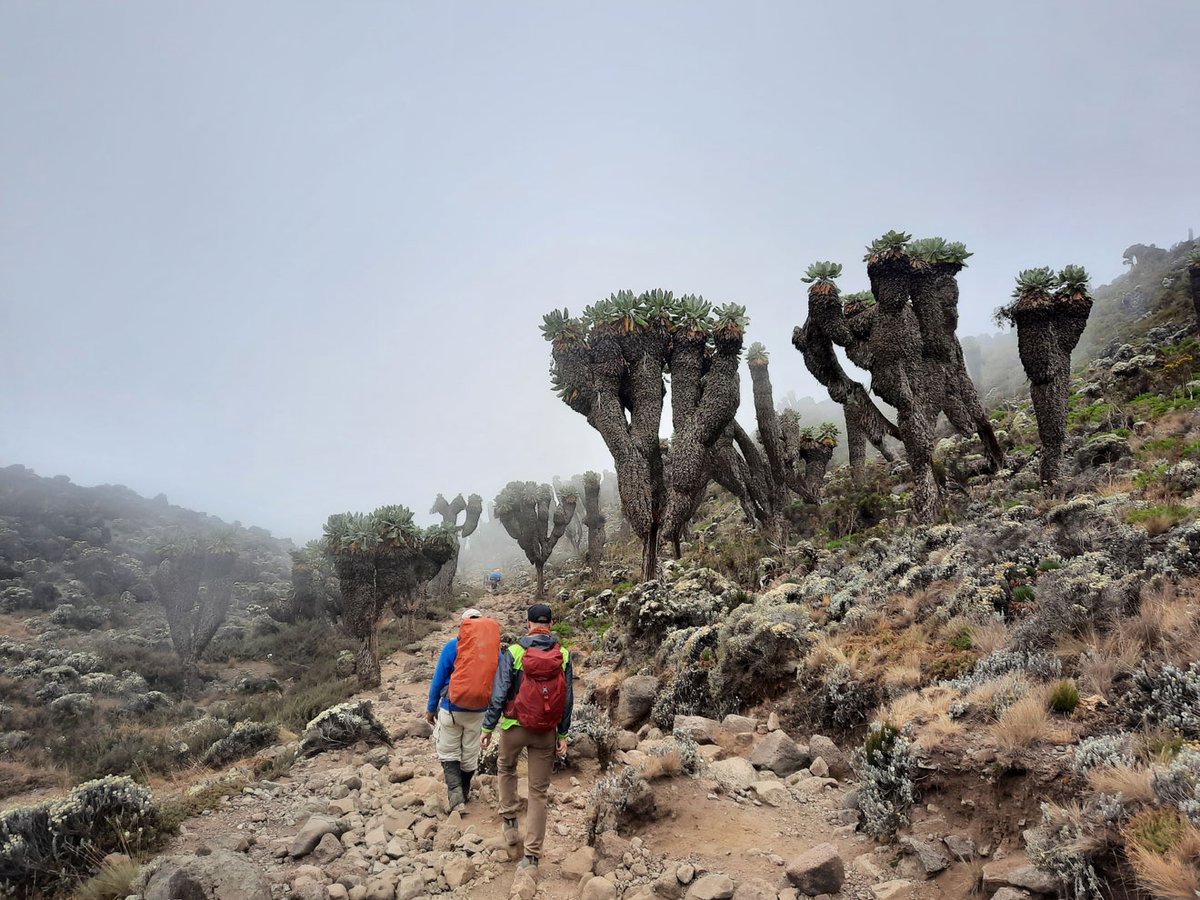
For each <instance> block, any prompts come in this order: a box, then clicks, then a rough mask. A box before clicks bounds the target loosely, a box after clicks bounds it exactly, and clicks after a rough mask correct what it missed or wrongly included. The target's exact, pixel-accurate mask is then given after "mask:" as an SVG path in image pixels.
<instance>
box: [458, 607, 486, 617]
mask: <svg viewBox="0 0 1200 900" xmlns="http://www.w3.org/2000/svg"><path fill="white" fill-rule="evenodd" d="M462 617H463V618H464V619H482V618H483V613H481V612H480V611H479V610H477V609H468V610H467V611H466V612H465V613H463V614H462Z"/></svg>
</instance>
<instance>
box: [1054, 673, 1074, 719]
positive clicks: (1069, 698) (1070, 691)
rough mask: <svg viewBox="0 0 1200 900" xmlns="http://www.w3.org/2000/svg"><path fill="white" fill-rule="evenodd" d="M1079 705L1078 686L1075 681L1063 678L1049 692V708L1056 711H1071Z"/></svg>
mask: <svg viewBox="0 0 1200 900" xmlns="http://www.w3.org/2000/svg"><path fill="white" fill-rule="evenodd" d="M1078 705H1079V688H1077V687H1075V682H1073V681H1067V680H1063V681H1060V682H1059V683H1058V684H1056V685H1055V686H1054V689H1053V690H1052V691H1051V692H1050V708H1051V709H1052V710H1054V711H1055V712H1057V713H1072V712H1074V711H1075V707H1077V706H1078Z"/></svg>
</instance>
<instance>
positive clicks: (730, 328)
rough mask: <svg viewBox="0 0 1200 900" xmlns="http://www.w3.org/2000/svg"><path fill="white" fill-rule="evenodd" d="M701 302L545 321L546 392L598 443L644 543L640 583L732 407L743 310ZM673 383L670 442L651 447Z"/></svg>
mask: <svg viewBox="0 0 1200 900" xmlns="http://www.w3.org/2000/svg"><path fill="white" fill-rule="evenodd" d="M712 312H713V310H712V307H711V305H710V304H708V303H706V302H705V301H704V300H703V299H702V298H699V297H684V298H682V299H680V300H678V301H677V300H676V299H675V298H674V297H673V296H672V295H671V294H670V293H669V292H665V291H650V292H647V293H645V294H642V295H640V296H635V295H633V294H632V293H630V292H627V291H622V292H621V293H620V294H616V295H613V296H612V297H611V298H610V299H608V300H603V301H601V302H600V303H597V304H595V305H594V306H591V307H589V308H588V309H586V310H585V311H584V315H583V318H581V319H573V318H571V317H570V315H569V314H568V313H567V311H566V310H562V311H561V312H560V311H557V310H556V311H554V312H552V313H551V314H549V315H547V316H546V317H545V324H544V325H543V326H542V331H543V333H544V334H545V337H546V339H547V340H549V341H551V342H552V346H553V359H554V368H553V370H552V374H553V378H554V386H555V388H556V389H557V391H558V393H559V396H560V397H561V399H562V400H563V402H565V403H566V404H567V405H568V406H569V407H571V409H573V410H575V411H576V412H578V413H579V414H580V415H582V416H584V417H585V418H586V419H587V421H588V424H590V425H591V426H592V427H593V428H595V429H596V431H598V432H599V433H600V435H601V437H602V438H603V439H604V443H605V445H606V446H607V447H608V450H609V453H611V454H612V457H613V463H614V467H615V468H616V470H617V486H618V489H619V491H620V495H621V507H622V510H623V512H624V514H625V519H626V521H627V522H628V523H629V524H630V526H631V527H632V528H633V530H634V532H635V533H636V534H637V535H638V537H639V538H640V539H641V541H642V548H643V554H642V575H643V577H644V578H647V579H649V578H653V577H655V574H656V570H657V568H658V545H659V541H660V539H661V538H663V537H666V538H667V539H669V540H671V541H672V542H673V543H675V544H676V545H677V544H678V542H679V539H680V535H681V533H682V531H683V529H684V528H685V527H686V525H687V523H688V521H689V520H690V519H691V517H692V515H693V514H694V513H695V510H696V506H697V505H698V503H699V498H700V496H701V492H702V490H703V488H704V485H705V483H706V482H707V479H708V477H709V471H710V467H711V466H710V464H711V459H710V453H709V451H710V450H711V449H712V447H713V446H714V445H715V444H716V443H717V441H718V440H719V439H720V438H721V436H722V434H723V433H724V432H725V429H726V427H727V426H728V425H729V423H730V422H731V421H732V420H733V416H734V413H735V412H736V411H737V405H738V399H739V397H738V372H737V362H738V355H739V353H740V350H741V342H742V334H743V333H744V330H745V326H746V318H745V309H744V308H742V307H739V306H735V305H733V304H729V305H727V306H725V307H722V308H721V309H718V310H717V311H716V319H715V321H714V319H713V318H712ZM668 371H669V372H670V374H671V423H672V427H673V434H672V437H671V440H670V442H669V445H668V446H669V448H670V449H669V450H667V449H666V448H665V447H664V445H663V442H662V441H661V439H660V437H659V428H660V424H661V420H662V414H663V406H664V397H665V395H666V385H665V381H664V375H665V374H666V373H667V372H668Z"/></svg>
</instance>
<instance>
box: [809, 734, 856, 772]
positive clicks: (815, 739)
mask: <svg viewBox="0 0 1200 900" xmlns="http://www.w3.org/2000/svg"><path fill="white" fill-rule="evenodd" d="M808 752H809V753H810V754H811V755H812V756H819V757H821V759H823V760H825V762H826V763H828V764H829V774H830V775H832V776H833V777H834V778H845V777H846V776H847V775H849V774H850V758H849V757H848V756H847V755H846V754H845V753H843V752H842V751H841V748H839V747H838V745H837V744H835V743H834V742H833V741H831V740H830V739H829V738H827V737H825V736H824V735H823V734H814V735H813V736H812V737H810V738H809V739H808Z"/></svg>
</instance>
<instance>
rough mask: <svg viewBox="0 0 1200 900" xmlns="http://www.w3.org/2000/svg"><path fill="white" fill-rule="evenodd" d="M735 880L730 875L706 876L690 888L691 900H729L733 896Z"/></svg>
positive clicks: (688, 895)
mask: <svg viewBox="0 0 1200 900" xmlns="http://www.w3.org/2000/svg"><path fill="white" fill-rule="evenodd" d="M733 891H734V884H733V879H732V878H730V877H729V876H728V875H716V874H714V875H705V876H704V877H702V878H697V879H696V882H695V884H693V885H692V886H691V887H690V888H688V892H687V897H688V898H689V900H729V898H730V897H732V896H733Z"/></svg>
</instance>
